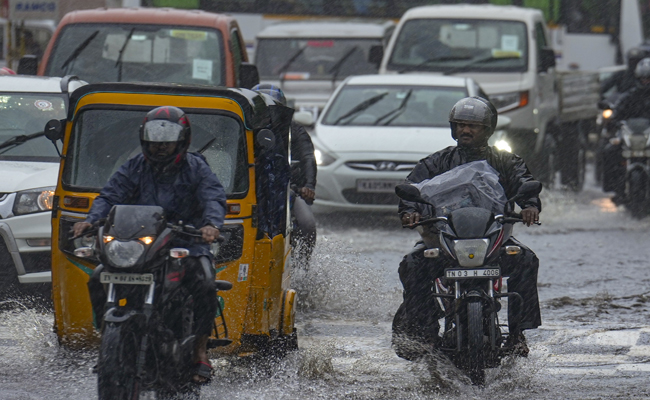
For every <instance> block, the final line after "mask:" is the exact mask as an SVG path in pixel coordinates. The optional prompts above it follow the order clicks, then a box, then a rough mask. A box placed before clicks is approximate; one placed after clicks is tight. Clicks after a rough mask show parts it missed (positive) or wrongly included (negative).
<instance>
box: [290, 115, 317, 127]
mask: <svg viewBox="0 0 650 400" xmlns="http://www.w3.org/2000/svg"><path fill="white" fill-rule="evenodd" d="M293 120H294V121H296V122H297V123H299V124H300V125H303V126H312V125H314V114H312V113H310V112H309V111H297V112H295V113H294V114H293Z"/></svg>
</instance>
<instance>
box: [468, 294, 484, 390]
mask: <svg viewBox="0 0 650 400" xmlns="http://www.w3.org/2000/svg"><path fill="white" fill-rule="evenodd" d="M484 336H485V335H484V332H483V304H481V302H480V301H472V302H469V303H467V350H468V363H467V372H468V373H469V378H470V380H471V381H472V384H474V385H483V384H485V364H486V362H485V352H484V351H483V345H484V340H483V339H484Z"/></svg>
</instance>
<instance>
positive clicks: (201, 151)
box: [199, 137, 217, 154]
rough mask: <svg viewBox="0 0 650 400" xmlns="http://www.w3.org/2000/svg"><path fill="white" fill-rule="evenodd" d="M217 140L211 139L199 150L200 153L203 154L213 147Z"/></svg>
mask: <svg viewBox="0 0 650 400" xmlns="http://www.w3.org/2000/svg"><path fill="white" fill-rule="evenodd" d="M215 140H217V138H216V137H215V138H212V139H210V140H209V141H208V143H206V144H205V145H204V146H203V147H201V148H200V149H199V153H201V154H203V152H204V151H206V150H207V149H208V147H210V145H211V144H212V143H214V141H215Z"/></svg>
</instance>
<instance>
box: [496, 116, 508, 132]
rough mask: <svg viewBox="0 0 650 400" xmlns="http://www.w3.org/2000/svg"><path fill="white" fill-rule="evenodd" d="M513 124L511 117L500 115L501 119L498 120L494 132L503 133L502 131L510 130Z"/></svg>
mask: <svg viewBox="0 0 650 400" xmlns="http://www.w3.org/2000/svg"><path fill="white" fill-rule="evenodd" d="M511 122H512V119H510V117H506V116H505V115H499V118H498V119H497V126H496V127H495V128H494V130H495V131H501V130H505V129H508V127H509V126H510V123H511Z"/></svg>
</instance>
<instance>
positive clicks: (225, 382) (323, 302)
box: [0, 186, 650, 400]
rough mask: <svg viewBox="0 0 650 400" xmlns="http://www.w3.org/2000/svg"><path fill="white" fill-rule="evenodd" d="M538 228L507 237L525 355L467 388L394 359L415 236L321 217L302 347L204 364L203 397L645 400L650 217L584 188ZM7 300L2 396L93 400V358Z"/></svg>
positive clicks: (456, 378) (383, 224)
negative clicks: (514, 245)
mask: <svg viewBox="0 0 650 400" xmlns="http://www.w3.org/2000/svg"><path fill="white" fill-rule="evenodd" d="M543 202H544V210H543V212H542V214H541V221H542V223H543V225H542V226H541V227H532V228H525V227H523V226H518V227H516V228H515V229H516V230H515V235H516V237H517V238H518V239H519V240H521V241H522V242H523V243H525V244H526V245H528V246H529V247H530V248H531V249H533V250H534V251H535V252H536V253H537V255H538V257H539V259H540V273H539V294H540V300H541V303H542V320H543V325H542V326H541V327H540V329H537V330H534V331H527V332H526V335H527V338H528V343H529V346H530V350H531V352H530V355H529V357H528V358H526V359H506V360H504V362H503V365H502V366H501V367H500V368H496V369H493V370H490V371H489V374H488V378H487V381H488V382H489V383H488V385H487V386H486V387H485V388H476V387H472V386H471V385H469V384H468V380H467V379H466V378H465V377H464V376H463V375H462V373H460V372H459V371H457V370H456V369H455V368H454V367H453V366H451V365H450V364H449V363H447V362H445V360H443V359H440V360H437V366H436V368H435V371H433V372H434V373H432V371H431V370H430V369H429V368H430V366H429V365H428V364H424V363H412V362H408V361H404V360H402V359H400V358H398V357H397V356H396V355H395V353H394V352H393V351H392V349H391V348H390V337H391V331H390V324H391V320H392V316H393V313H394V312H395V310H396V309H397V307H398V306H399V304H400V301H401V285H400V283H399V279H398V276H397V264H398V263H399V261H400V259H401V257H402V255H403V254H404V253H406V252H407V251H409V249H410V247H412V245H413V243H414V242H415V241H416V240H417V237H418V236H417V234H416V233H415V232H413V231H410V230H404V229H401V228H400V226H399V224H398V220H397V218H396V216H395V215H347V216H345V217H332V216H328V217H327V218H319V241H318V245H317V249H316V254H315V257H314V260H313V263H312V266H311V268H310V270H309V271H308V272H307V273H305V272H304V271H299V273H297V274H296V276H295V278H294V284H293V286H294V288H296V289H297V290H298V293H299V298H300V309H299V312H298V315H297V326H298V333H299V341H300V342H299V343H300V348H301V349H300V351H298V352H297V353H295V354H291V355H290V356H289V357H287V358H286V359H284V360H282V361H279V362H277V363H270V364H264V365H260V364H250V363H245V362H242V361H241V360H236V359H221V360H217V359H214V360H212V362H213V364H214V366H215V369H216V376H215V378H214V379H213V381H212V383H211V384H210V385H209V386H207V387H204V389H203V392H202V393H203V395H204V396H203V397H204V398H206V399H207V398H210V399H273V400H278V399H359V400H361V399H450V400H456V399H493V398H501V397H507V398H513V399H581V400H584V399H650V385H648V382H649V381H650V318H649V316H650V310H649V308H650V307H649V305H650V302H649V300H650V273H649V271H648V269H649V267H650V263H649V262H648V260H650V242H649V241H648V234H649V233H650V218H646V219H645V220H642V221H635V220H632V219H631V218H630V217H629V216H628V215H627V214H626V213H625V211H624V210H623V209H619V208H616V207H615V206H614V205H613V204H612V203H611V202H610V201H609V199H608V196H605V195H603V194H602V193H601V192H599V191H598V190H597V189H595V188H593V186H591V187H589V188H587V189H586V190H585V191H583V192H582V193H580V194H578V195H576V194H573V193H565V192H562V191H559V190H558V191H555V192H548V191H547V192H545V193H543ZM8 308H9V307H7V305H6V304H5V305H4V307H3V308H2V309H3V310H4V311H2V313H1V314H0V400H5V399H11V400H19V399H20V400H23V399H25V400H26V399H29V400H32V399H54V400H58V399H61V400H63V399H66V400H76V399H79V400H85V399H94V398H96V377H95V375H93V374H92V366H93V365H94V363H95V353H94V352H93V351H86V352H70V351H69V350H65V349H60V348H59V347H58V345H57V342H56V337H55V335H54V333H52V332H51V326H52V317H51V316H50V315H49V314H48V313H41V312H37V311H34V310H26V309H24V308H22V307H20V306H16V307H12V308H11V309H10V310H8Z"/></svg>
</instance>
